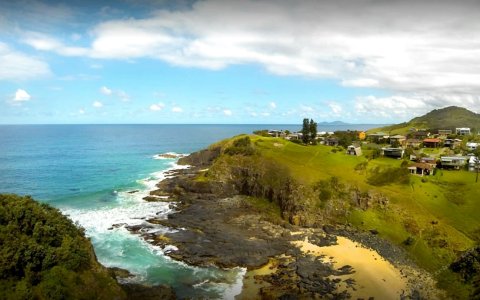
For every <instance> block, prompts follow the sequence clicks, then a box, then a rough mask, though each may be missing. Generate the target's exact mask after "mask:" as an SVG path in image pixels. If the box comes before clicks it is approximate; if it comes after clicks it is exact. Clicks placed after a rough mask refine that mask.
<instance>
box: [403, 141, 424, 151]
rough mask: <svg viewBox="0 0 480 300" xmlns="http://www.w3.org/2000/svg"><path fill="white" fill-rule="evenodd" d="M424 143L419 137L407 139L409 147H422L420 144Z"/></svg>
mask: <svg viewBox="0 0 480 300" xmlns="http://www.w3.org/2000/svg"><path fill="white" fill-rule="evenodd" d="M421 145H422V141H421V140H418V139H408V140H406V141H405V146H406V147H407V148H415V149H417V148H420V146H421Z"/></svg>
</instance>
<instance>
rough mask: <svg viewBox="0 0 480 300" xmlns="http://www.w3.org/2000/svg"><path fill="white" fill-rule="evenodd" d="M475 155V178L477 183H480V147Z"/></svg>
mask: <svg viewBox="0 0 480 300" xmlns="http://www.w3.org/2000/svg"><path fill="white" fill-rule="evenodd" d="M473 154H474V155H475V163H474V164H473V167H474V168H475V172H476V173H477V176H476V177H475V182H478V171H479V169H480V147H477V149H475V151H474V152H473Z"/></svg>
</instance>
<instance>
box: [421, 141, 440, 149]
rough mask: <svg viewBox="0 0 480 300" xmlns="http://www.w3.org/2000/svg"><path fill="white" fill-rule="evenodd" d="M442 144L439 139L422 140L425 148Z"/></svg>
mask: <svg viewBox="0 0 480 300" xmlns="http://www.w3.org/2000/svg"><path fill="white" fill-rule="evenodd" d="M441 144H442V140H441V139H424V140H423V147H425V148H437V147H440V146H441Z"/></svg>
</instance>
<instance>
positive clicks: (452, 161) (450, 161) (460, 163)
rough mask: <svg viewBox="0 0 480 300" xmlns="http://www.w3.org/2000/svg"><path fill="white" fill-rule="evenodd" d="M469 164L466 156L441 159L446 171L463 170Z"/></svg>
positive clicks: (443, 157)
mask: <svg viewBox="0 0 480 300" xmlns="http://www.w3.org/2000/svg"><path fill="white" fill-rule="evenodd" d="M467 162H468V157H465V156H442V157H440V165H441V166H442V168H444V169H456V170H459V169H460V168H463V167H464V166H465V165H466V164H467Z"/></svg>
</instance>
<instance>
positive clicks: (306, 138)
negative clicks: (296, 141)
mask: <svg viewBox="0 0 480 300" xmlns="http://www.w3.org/2000/svg"><path fill="white" fill-rule="evenodd" d="M302 142H303V143H304V144H308V143H309V142H310V123H309V122H308V119H307V118H305V119H303V126H302Z"/></svg>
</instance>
